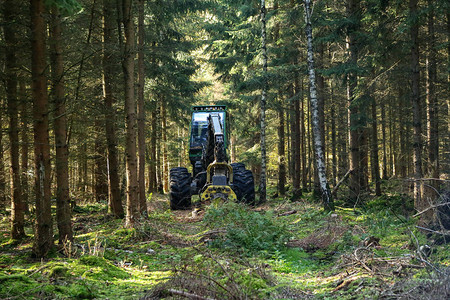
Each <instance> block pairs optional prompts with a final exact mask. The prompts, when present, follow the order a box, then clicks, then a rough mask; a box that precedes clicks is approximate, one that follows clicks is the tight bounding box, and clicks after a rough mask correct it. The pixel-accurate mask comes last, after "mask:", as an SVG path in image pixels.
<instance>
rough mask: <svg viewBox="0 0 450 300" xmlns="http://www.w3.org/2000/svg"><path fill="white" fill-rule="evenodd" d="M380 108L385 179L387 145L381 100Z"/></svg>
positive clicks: (383, 106)
mask: <svg viewBox="0 0 450 300" xmlns="http://www.w3.org/2000/svg"><path fill="white" fill-rule="evenodd" d="M380 109H381V136H382V140H383V179H384V180H387V179H388V178H389V175H388V171H387V170H388V167H387V163H388V162H387V152H386V151H387V147H386V144H387V142H386V111H385V105H384V102H383V101H382V102H381V103H380Z"/></svg>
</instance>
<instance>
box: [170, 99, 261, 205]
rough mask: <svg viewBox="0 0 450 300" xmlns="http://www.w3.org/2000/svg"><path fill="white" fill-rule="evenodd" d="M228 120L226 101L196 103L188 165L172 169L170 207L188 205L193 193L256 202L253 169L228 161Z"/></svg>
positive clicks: (202, 197) (213, 198) (206, 198)
mask: <svg viewBox="0 0 450 300" xmlns="http://www.w3.org/2000/svg"><path fill="white" fill-rule="evenodd" d="M227 123H228V121H227V109H226V106H224V105H214V106H193V107H192V118H191V124H190V138H189V160H190V162H191V164H192V175H191V173H189V172H188V170H187V168H183V167H176V168H172V169H171V170H170V208H171V209H186V208H189V207H190V206H191V196H192V195H197V194H198V195H199V196H200V200H201V201H211V202H215V201H227V200H230V201H240V202H245V203H248V204H254V202H255V185H254V179H253V173H252V171H250V170H247V169H245V166H244V164H243V163H231V164H229V163H228V156H227V151H226V150H227V146H228V144H229V143H228V126H227V125H228V124H227Z"/></svg>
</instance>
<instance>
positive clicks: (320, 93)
mask: <svg viewBox="0 0 450 300" xmlns="http://www.w3.org/2000/svg"><path fill="white" fill-rule="evenodd" d="M311 34H312V33H311ZM318 48H319V49H318V51H317V53H318V68H319V69H322V68H323V60H324V47H323V43H319V45H318ZM316 81H317V82H316V83H317V102H318V108H319V111H318V113H319V115H318V116H319V127H320V134H321V135H320V140H321V141H322V153H325V78H324V77H323V76H322V75H321V74H318V75H316ZM313 132H314V130H313ZM314 156H317V154H316V153H315V152H314ZM324 157H325V156H324ZM314 165H315V164H314ZM314 193H315V194H316V195H318V196H320V195H321V194H322V191H321V187H320V179H319V170H317V168H316V167H314Z"/></svg>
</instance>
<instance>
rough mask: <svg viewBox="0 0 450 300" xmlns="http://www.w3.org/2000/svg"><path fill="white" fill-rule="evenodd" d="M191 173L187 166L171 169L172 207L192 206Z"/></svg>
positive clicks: (184, 207)
mask: <svg viewBox="0 0 450 300" xmlns="http://www.w3.org/2000/svg"><path fill="white" fill-rule="evenodd" d="M191 180H192V179H191V174H189V172H188V170H187V169H186V168H180V167H178V168H173V169H171V170H170V208H171V209H173V210H176V209H186V208H189V207H190V206H191Z"/></svg>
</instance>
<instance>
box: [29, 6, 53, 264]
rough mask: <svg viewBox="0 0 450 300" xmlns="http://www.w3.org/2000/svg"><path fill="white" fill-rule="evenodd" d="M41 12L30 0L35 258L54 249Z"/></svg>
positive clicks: (43, 24) (43, 21)
mask: <svg viewBox="0 0 450 300" xmlns="http://www.w3.org/2000/svg"><path fill="white" fill-rule="evenodd" d="M44 13H45V9H44V1H43V0H31V76H32V78H33V84H32V88H33V89H32V90H33V92H32V96H33V119H34V159H35V189H34V190H35V197H36V231H35V236H34V245H33V253H34V255H35V256H36V257H45V256H46V255H47V253H48V252H49V251H50V249H51V248H52V247H53V226H52V225H53V222H52V214H51V202H50V197H51V192H50V178H51V177H50V175H51V165H50V143H49V135H48V95H47V76H46V67H47V65H46V61H45V20H44V17H43V16H44Z"/></svg>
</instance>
